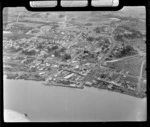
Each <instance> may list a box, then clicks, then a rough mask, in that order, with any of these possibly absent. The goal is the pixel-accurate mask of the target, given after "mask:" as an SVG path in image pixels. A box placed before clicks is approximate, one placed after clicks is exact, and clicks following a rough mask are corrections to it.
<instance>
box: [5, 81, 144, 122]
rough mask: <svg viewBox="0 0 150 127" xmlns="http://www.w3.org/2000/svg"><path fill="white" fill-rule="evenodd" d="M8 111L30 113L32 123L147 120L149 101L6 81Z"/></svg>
mask: <svg viewBox="0 0 150 127" xmlns="http://www.w3.org/2000/svg"><path fill="white" fill-rule="evenodd" d="M4 108H7V109H12V110H15V111H17V112H20V113H26V114H28V119H29V120H31V121H40V122H41V121H126V120H127V121H135V120H146V98H145V99H140V98H135V97H131V96H128V95H123V94H120V93H116V92H110V91H107V90H99V89H96V88H88V87H85V88H84V89H74V88H67V87H59V86H44V85H42V84H41V83H40V82H35V81H24V80H8V79H5V80H4Z"/></svg>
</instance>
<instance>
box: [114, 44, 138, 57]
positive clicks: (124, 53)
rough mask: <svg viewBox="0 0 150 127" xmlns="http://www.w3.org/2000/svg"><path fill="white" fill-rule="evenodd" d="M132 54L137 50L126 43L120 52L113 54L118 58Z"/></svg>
mask: <svg viewBox="0 0 150 127" xmlns="http://www.w3.org/2000/svg"><path fill="white" fill-rule="evenodd" d="M134 54H137V51H136V50H134V48H133V47H132V46H130V45H127V46H125V47H124V48H123V49H122V50H121V51H120V52H118V53H117V54H116V55H115V56H116V57H117V58H120V57H125V56H130V55H134Z"/></svg>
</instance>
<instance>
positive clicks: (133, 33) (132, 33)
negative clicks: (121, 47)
mask: <svg viewBox="0 0 150 127" xmlns="http://www.w3.org/2000/svg"><path fill="white" fill-rule="evenodd" d="M125 31H128V33H127V32H125ZM140 38H143V34H142V33H140V32H139V31H137V30H134V29H130V28H128V27H125V26H120V27H118V28H117V29H116V30H115V40H116V41H122V42H124V39H128V40H133V39H140Z"/></svg>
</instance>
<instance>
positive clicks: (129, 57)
mask: <svg viewBox="0 0 150 127" xmlns="http://www.w3.org/2000/svg"><path fill="white" fill-rule="evenodd" d="M139 56H140V55H139V54H137V55H133V56H127V57H123V58H120V59H115V60H111V61H106V62H104V64H105V65H106V64H107V63H110V62H117V61H121V60H126V59H134V58H135V57H139Z"/></svg>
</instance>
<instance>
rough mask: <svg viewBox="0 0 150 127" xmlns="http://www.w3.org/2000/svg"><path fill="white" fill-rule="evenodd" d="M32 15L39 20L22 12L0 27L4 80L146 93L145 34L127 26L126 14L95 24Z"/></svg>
mask: <svg viewBox="0 0 150 127" xmlns="http://www.w3.org/2000/svg"><path fill="white" fill-rule="evenodd" d="M60 15H62V14H60ZM60 15H59V14H57V15H56V16H58V17H59V18H63V16H60ZM31 16H32V17H33V19H34V18H35V19H36V18H39V21H37V22H36V21H34V22H35V24H34V25H32V24H33V21H31V20H30V19H29V17H28V16H24V18H22V17H20V20H19V21H18V20H17V21H16V22H15V23H14V22H13V23H8V24H7V25H6V27H5V28H4V29H3V71H4V72H3V73H4V74H5V75H7V78H8V79H13V80H34V81H41V82H42V84H43V85H45V86H62V87H70V88H79V89H83V88H84V87H94V88H98V89H106V90H109V91H115V92H119V93H122V94H127V95H130V96H134V97H139V98H144V97H146V85H147V83H146V82H147V79H146V47H144V46H145V33H144V32H141V31H139V30H137V29H133V28H132V29H131V28H130V27H128V22H129V19H127V21H126V20H121V19H120V20H121V21H120V20H119V21H118V20H115V21H113V24H112V23H110V24H98V23H93V22H91V21H88V20H87V21H86V22H84V23H83V22H79V21H78V19H75V18H71V16H70V17H69V16H68V17H66V16H65V15H64V17H65V18H68V19H67V20H64V21H60V20H56V19H55V21H51V22H50V21H49V22H46V21H45V20H44V21H43V22H42V21H40V20H41V17H38V16H37V15H36V14H34V15H31ZM134 20H135V19H132V22H133V21H134ZM135 21H136V20H135ZM36 23H37V24H36ZM133 23H135V24H136V23H137V22H133ZM133 42H137V43H139V44H133ZM140 44H141V45H142V46H141V47H139V45H140Z"/></svg>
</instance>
